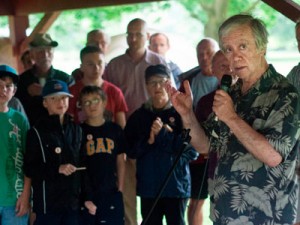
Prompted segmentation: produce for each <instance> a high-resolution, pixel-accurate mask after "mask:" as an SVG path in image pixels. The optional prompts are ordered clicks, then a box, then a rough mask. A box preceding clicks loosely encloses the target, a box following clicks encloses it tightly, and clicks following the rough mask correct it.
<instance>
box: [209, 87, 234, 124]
mask: <svg viewBox="0 0 300 225" xmlns="http://www.w3.org/2000/svg"><path fill="white" fill-rule="evenodd" d="M212 109H213V111H214V113H215V114H216V116H217V117H218V119H219V120H221V121H223V122H224V123H227V121H230V120H232V119H233V118H234V117H236V116H237V114H236V112H235V110H234V105H233V102H232V99H231V97H230V96H229V95H228V94H227V92H225V91H223V90H217V91H216V94H215V97H214V102H213V107H212Z"/></svg>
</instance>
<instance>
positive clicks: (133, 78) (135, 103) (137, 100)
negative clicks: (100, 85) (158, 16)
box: [103, 49, 167, 118]
mask: <svg viewBox="0 0 300 225" xmlns="http://www.w3.org/2000/svg"><path fill="white" fill-rule="evenodd" d="M156 64H164V65H167V64H166V62H165V60H164V59H163V58H162V57H161V56H159V55H158V54H156V53H154V52H152V51H149V50H147V49H146V51H145V55H144V57H143V59H142V60H141V61H139V62H138V63H136V62H134V61H133V60H132V59H131V57H130V56H129V54H128V50H127V51H126V53H125V54H123V55H120V56H118V57H116V58H114V59H112V60H111V61H110V63H109V64H108V65H107V68H106V69H105V74H104V76H103V78H104V79H105V80H107V81H109V82H111V83H113V84H114V85H116V86H117V87H119V88H120V89H121V90H122V91H123V94H124V97H125V100H126V103H127V106H128V112H127V114H126V118H128V117H129V116H130V115H131V114H132V112H133V111H135V110H136V109H137V108H139V107H140V106H141V105H142V104H143V103H144V102H145V101H146V100H147V99H148V94H147V90H146V82H145V70H146V68H147V67H148V66H150V65H156Z"/></svg>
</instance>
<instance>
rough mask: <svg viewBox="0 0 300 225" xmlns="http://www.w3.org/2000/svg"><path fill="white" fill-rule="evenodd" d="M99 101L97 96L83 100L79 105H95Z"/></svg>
mask: <svg viewBox="0 0 300 225" xmlns="http://www.w3.org/2000/svg"><path fill="white" fill-rule="evenodd" d="M99 102H100V99H99V98H94V99H92V100H86V101H83V102H82V103H81V106H83V107H89V106H91V105H97V104H98V103H99Z"/></svg>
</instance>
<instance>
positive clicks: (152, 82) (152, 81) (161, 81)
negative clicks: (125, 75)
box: [147, 78, 167, 87]
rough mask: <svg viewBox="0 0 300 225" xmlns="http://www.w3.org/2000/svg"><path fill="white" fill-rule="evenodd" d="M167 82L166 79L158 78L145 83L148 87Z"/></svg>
mask: <svg viewBox="0 0 300 225" xmlns="http://www.w3.org/2000/svg"><path fill="white" fill-rule="evenodd" d="M166 82H167V79H165V78H164V79H160V80H150V81H147V85H149V86H150V87H156V86H157V85H159V86H163V85H164V84H165V83H166Z"/></svg>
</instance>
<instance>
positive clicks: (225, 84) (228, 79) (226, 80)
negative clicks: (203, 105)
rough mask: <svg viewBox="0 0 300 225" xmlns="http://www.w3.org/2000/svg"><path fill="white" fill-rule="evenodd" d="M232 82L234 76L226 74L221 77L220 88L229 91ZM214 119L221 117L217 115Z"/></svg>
mask: <svg viewBox="0 0 300 225" xmlns="http://www.w3.org/2000/svg"><path fill="white" fill-rule="evenodd" d="M231 83H232V76H231V75H228V74H224V75H223V77H222V79H221V85H220V89H221V90H223V91H225V92H228V90H229V88H230V86H231ZM214 120H215V121H218V120H219V119H218V117H217V116H215V118H214Z"/></svg>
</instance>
